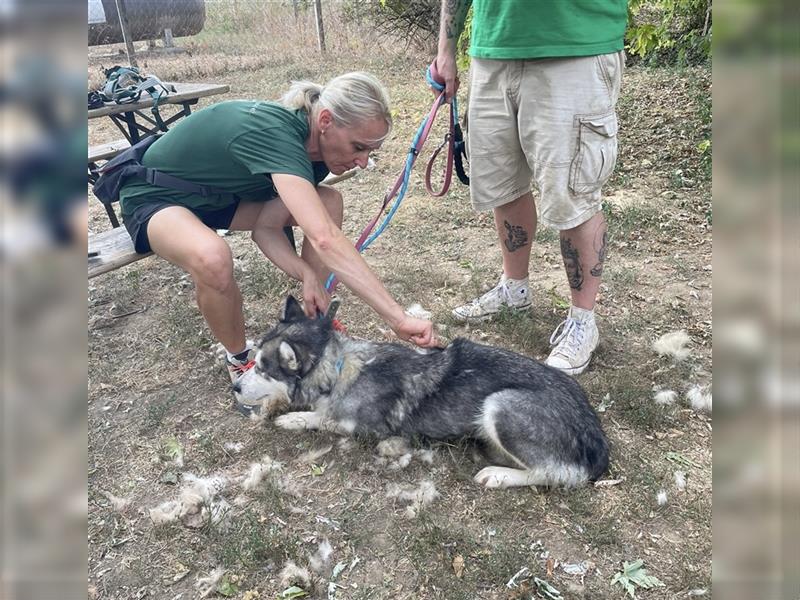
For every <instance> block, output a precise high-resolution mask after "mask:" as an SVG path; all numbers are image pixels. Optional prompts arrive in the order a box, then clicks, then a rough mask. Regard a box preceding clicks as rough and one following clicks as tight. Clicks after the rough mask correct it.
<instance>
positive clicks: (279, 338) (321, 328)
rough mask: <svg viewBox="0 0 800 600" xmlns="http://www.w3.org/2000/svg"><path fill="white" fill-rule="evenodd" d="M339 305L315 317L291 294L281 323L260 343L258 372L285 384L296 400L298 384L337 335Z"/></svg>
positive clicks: (257, 363) (333, 305)
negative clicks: (335, 323) (335, 326)
mask: <svg viewBox="0 0 800 600" xmlns="http://www.w3.org/2000/svg"><path fill="white" fill-rule="evenodd" d="M338 307H339V303H338V302H336V301H334V302H331V305H330V306H329V307H328V312H327V313H326V314H324V315H320V316H319V317H318V318H316V319H311V318H309V317H307V316H306V315H305V313H304V312H303V308H302V307H301V306H300V303H299V302H298V301H297V300H296V299H295V298H294V296H291V295H290V296H288V297H287V298H286V304H285V305H284V308H283V314H282V316H281V318H280V320H279V321H278V324H277V325H275V327H273V328H272V330H271V331H269V332H268V333H267V334H266V335H265V336H264V337H263V338H262V339H261V341H260V342H259V349H258V353H257V354H256V366H255V368H256V372H257V374H258V375H260V376H261V377H264V378H265V379H268V380H272V381H275V382H277V383H279V384H285V385H286V388H287V395H288V397H289V398H290V399H291V400H294V399H295V393H296V391H297V386H298V383H299V382H300V380H301V379H303V378H304V377H305V376H306V375H308V374H309V373H310V372H311V371H312V370H313V369H314V367H315V366H316V365H317V363H318V362H319V360H320V358H321V357H322V355H323V354H324V352H325V347H326V346H327V345H328V342H330V340H331V338H332V336H333V317H334V315H335V313H336V309H337V308H338Z"/></svg>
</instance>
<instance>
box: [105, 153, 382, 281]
mask: <svg viewBox="0 0 800 600" xmlns="http://www.w3.org/2000/svg"><path fill="white" fill-rule="evenodd" d="M374 165H375V163H373V162H372V159H370V161H369V164H368V165H367V168H368V169H369V168H372V167H373V166H374ZM358 171H360V169H358V168H356V169H351V170H349V171H347V172H346V173H342V174H341V175H333V174H330V175H328V176H327V177H326V178H325V179H324V181H323V183H325V184H326V185H334V184H336V183H339V182H340V181H344V180H345V179H350V178H351V177H352V176H353V175H355V174H356V173H357V172H358ZM151 254H152V252H150V253H148V254H139V253H137V252H136V251H135V250H134V249H133V241H132V240H131V237H130V236H129V235H128V231H127V229H125V228H124V227H114V228H113V229H111V230H109V231H103V232H102V233H97V234H93V235H90V236H89V279H92V278H93V277H97V276H98V275H102V274H103V273H108V272H109V271H113V270H115V269H118V268H120V267H124V266H125V265H129V264H131V263H135V262H136V261H138V260H141V259H143V258H147V257H148V256H150V255H151Z"/></svg>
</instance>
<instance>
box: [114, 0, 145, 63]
mask: <svg viewBox="0 0 800 600" xmlns="http://www.w3.org/2000/svg"><path fill="white" fill-rule="evenodd" d="M115 2H116V4H117V16H118V17H119V27H120V29H122V39H123V40H124V41H125V49H126V50H127V52H128V64H129V65H130V66H132V67H136V68H138V67H139V65H138V63H137V62H136V52H135V51H134V49H133V40H132V39H131V35H130V27H129V26H128V10H127V9H126V8H125V0H115Z"/></svg>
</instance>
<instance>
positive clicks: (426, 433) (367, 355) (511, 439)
mask: <svg viewBox="0 0 800 600" xmlns="http://www.w3.org/2000/svg"><path fill="white" fill-rule="evenodd" d="M334 310H335V308H334ZM256 369H257V372H258V374H259V375H261V376H262V377H265V378H268V379H272V380H273V382H277V384H278V385H277V386H276V387H279V388H280V389H282V390H283V391H284V392H285V394H286V397H287V399H288V401H289V403H290V407H292V408H310V409H312V410H311V411H310V412H308V411H307V412H292V413H288V414H286V415H282V416H280V417H278V418H277V419H276V424H277V425H279V426H281V427H284V428H288V429H327V430H332V431H337V432H340V433H349V434H352V433H355V434H371V435H376V436H378V437H381V438H386V437H390V436H404V437H415V436H422V437H425V438H429V439H432V440H450V439H456V438H465V437H467V438H472V439H474V440H477V441H479V442H481V443H482V444H483V445H484V447H485V448H486V449H487V450H488V455H489V456H490V458H491V460H492V462H493V463H495V464H496V465H497V466H490V467H487V468H485V469H483V470H481V471H480V472H479V473H478V474H477V475H476V476H475V479H476V481H478V482H479V483H481V484H483V485H485V486H487V487H509V486H515V485H544V486H552V485H564V486H574V485H579V484H582V483H585V482H586V481H587V480H594V479H597V478H598V477H600V475H602V474H603V473H604V472H605V470H606V469H607V467H608V444H607V442H606V438H605V435H604V434H603V431H602V429H601V427H600V422H599V420H598V418H597V415H596V414H595V412H594V410H593V409H592V407H591V406H590V405H589V403H588V401H587V399H586V394H585V393H584V391H583V390H582V389H581V387H580V386H579V385H578V383H577V382H575V381H574V380H573V379H572V378H570V377H569V376H567V375H565V374H563V373H561V372H559V371H557V370H555V369H552V368H550V367H547V366H545V365H543V364H541V363H539V362H536V361H534V360H532V359H530V358H528V357H525V356H522V355H520V354H516V353H514V352H510V351H507V350H502V349H499V348H494V347H490V346H486V345H481V344H476V343H474V342H471V341H469V340H466V339H460V338H459V339H456V340H454V341H453V342H452V343H451V344H450V345H449V346H447V347H446V348H445V349H439V350H432V351H430V352H426V353H421V352H418V351H415V350H413V349H411V348H409V347H406V346H403V345H400V344H391V343H373V342H368V341H362V340H355V339H352V338H349V337H347V336H346V335H343V334H341V333H338V332H336V331H334V330H333V328H332V314H328V315H325V316H322V317H320V318H318V319H309V318H308V317H306V316H305V315H304V313H303V311H302V309H301V307H300V305H299V303H298V302H297V300H295V299H294V298H293V297H291V296H290V297H289V298H288V299H287V302H286V306H285V308H284V314H283V317H282V318H281V320H280V322H279V323H278V324H277V325H276V326H275V327H274V328H273V329H272V331H270V332H269V333H267V335H266V336H265V337H264V338H263V339H262V340H261V342H260V344H259V352H258V354H257V357H256ZM501 465H502V466H501Z"/></svg>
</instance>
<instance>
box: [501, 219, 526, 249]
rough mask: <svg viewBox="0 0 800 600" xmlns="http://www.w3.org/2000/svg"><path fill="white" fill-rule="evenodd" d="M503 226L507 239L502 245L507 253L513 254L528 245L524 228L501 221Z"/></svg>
mask: <svg viewBox="0 0 800 600" xmlns="http://www.w3.org/2000/svg"><path fill="white" fill-rule="evenodd" d="M503 225H505V228H506V232H507V233H508V239H506V240H504V241H503V243H504V244H505V246H506V248H507V249H508V251H509V252H515V251H516V250H519V249H520V248H522V247H523V246H525V245H526V244H527V243H528V232H527V231H525V228H524V227H521V226H519V225H512V224H511V223H509V222H508V221H503Z"/></svg>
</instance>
